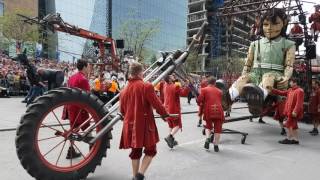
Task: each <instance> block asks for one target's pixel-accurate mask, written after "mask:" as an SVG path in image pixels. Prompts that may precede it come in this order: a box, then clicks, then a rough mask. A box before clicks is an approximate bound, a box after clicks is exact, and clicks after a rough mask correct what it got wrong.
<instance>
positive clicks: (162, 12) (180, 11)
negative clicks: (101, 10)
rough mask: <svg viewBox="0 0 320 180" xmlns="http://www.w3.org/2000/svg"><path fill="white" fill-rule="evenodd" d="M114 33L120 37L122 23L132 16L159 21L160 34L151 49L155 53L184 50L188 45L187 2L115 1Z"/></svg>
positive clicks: (181, 0) (164, 0)
mask: <svg viewBox="0 0 320 180" xmlns="http://www.w3.org/2000/svg"><path fill="white" fill-rule="evenodd" d="M112 8H113V17H112V21H113V23H112V26H113V27H112V29H113V31H112V33H113V34H114V36H115V37H117V36H118V34H119V32H118V30H119V29H120V27H121V22H125V21H126V19H127V18H130V16H131V15H132V14H134V16H135V17H136V18H141V19H144V20H158V21H159V22H160V32H159V33H157V35H156V37H154V39H153V41H152V42H151V43H150V44H149V48H150V49H152V50H155V51H158V50H172V49H178V48H184V47H185V45H186V31H185V30H186V28H187V27H186V26H187V25H186V24H187V16H186V14H187V0H114V1H113V5H112Z"/></svg>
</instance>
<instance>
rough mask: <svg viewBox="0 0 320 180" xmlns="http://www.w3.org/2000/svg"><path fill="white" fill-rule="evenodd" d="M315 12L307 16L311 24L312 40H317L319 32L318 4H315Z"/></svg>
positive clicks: (319, 7) (319, 13)
mask: <svg viewBox="0 0 320 180" xmlns="http://www.w3.org/2000/svg"><path fill="white" fill-rule="evenodd" d="M314 7H315V12H314V13H312V14H311V16H310V17H309V22H310V23H312V25H311V35H312V36H313V37H314V41H317V40H318V35H319V33H320V5H315V6H314Z"/></svg>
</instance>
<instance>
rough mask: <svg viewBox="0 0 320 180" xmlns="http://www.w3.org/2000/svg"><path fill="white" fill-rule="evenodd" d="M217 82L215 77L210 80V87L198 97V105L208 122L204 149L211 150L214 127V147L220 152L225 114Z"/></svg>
mask: <svg viewBox="0 0 320 180" xmlns="http://www.w3.org/2000/svg"><path fill="white" fill-rule="evenodd" d="M215 83H216V80H215V78H214V77H209V78H208V86H207V87H205V88H202V89H201V91H200V95H199V97H198V101H197V102H198V105H199V107H200V111H199V116H202V114H203V119H204V120H205V121H206V126H205V128H206V135H207V140H206V142H205V145H204V147H205V148H206V149H209V144H210V141H211V138H210V136H211V130H212V129H213V125H214V145H215V147H214V148H215V151H216V152H217V151H219V148H218V144H219V139H220V133H221V132H222V124H223V121H224V113H223V109H222V104H221V103H222V91H221V90H220V89H218V88H217V87H215Z"/></svg>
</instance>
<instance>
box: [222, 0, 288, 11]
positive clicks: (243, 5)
mask: <svg viewBox="0 0 320 180" xmlns="http://www.w3.org/2000/svg"><path fill="white" fill-rule="evenodd" d="M281 1H286V0H269V1H259V2H253V3H247V4H240V5H232V4H231V5H228V6H227V7H223V8H219V11H223V10H225V9H232V8H237V7H246V6H251V5H256V4H257V5H259V4H262V3H274V2H281Z"/></svg>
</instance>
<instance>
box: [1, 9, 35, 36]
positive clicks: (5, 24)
mask: <svg viewBox="0 0 320 180" xmlns="http://www.w3.org/2000/svg"><path fill="white" fill-rule="evenodd" d="M17 14H22V15H25V16H31V15H32V12H30V11H26V10H21V9H16V10H15V11H12V12H7V13H5V14H4V16H2V17H0V27H1V29H0V31H1V32H2V34H3V36H4V37H5V38H7V39H14V40H17V41H20V42H26V41H30V42H37V41H38V39H39V31H38V27H37V26H36V25H30V24H27V23H24V22H23V21H22V19H21V18H20V17H19V16H17Z"/></svg>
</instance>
